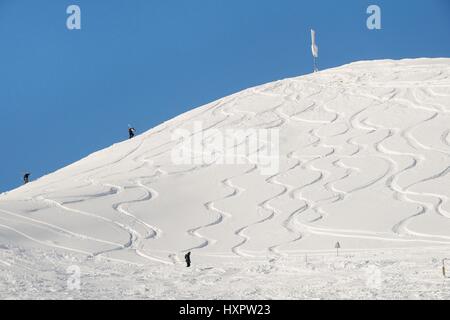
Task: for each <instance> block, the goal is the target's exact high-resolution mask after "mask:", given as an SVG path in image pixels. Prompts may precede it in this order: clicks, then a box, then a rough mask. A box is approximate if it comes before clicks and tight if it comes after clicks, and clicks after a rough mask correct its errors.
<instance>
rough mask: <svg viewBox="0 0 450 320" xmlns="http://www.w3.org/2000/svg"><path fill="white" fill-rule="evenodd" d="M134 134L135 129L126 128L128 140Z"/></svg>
mask: <svg viewBox="0 0 450 320" xmlns="http://www.w3.org/2000/svg"><path fill="white" fill-rule="evenodd" d="M135 133H136V129H135V128H131V127H130V128H128V135H129V136H130V139H131V138H133V137H134V135H135Z"/></svg>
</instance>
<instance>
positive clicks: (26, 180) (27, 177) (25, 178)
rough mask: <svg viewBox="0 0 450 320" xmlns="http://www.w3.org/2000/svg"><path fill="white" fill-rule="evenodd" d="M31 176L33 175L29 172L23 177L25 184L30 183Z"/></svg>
mask: <svg viewBox="0 0 450 320" xmlns="http://www.w3.org/2000/svg"><path fill="white" fill-rule="evenodd" d="M30 175H31V173H28V172H27V173H25V174H24V175H23V184H27V183H28V182H30Z"/></svg>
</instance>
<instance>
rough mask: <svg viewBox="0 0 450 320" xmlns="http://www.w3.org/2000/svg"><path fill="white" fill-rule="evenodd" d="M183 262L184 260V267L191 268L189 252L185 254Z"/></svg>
mask: <svg viewBox="0 0 450 320" xmlns="http://www.w3.org/2000/svg"><path fill="white" fill-rule="evenodd" d="M184 260H186V267H187V268H189V267H190V266H191V253H190V252H188V253H186V254H185V256H184Z"/></svg>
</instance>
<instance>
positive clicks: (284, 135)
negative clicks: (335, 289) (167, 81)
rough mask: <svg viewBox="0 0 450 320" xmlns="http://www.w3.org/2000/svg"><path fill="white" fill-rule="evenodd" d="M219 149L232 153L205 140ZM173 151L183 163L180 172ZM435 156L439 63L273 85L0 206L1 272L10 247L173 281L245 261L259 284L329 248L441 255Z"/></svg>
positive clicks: (439, 152)
mask: <svg viewBox="0 0 450 320" xmlns="http://www.w3.org/2000/svg"><path fill="white" fill-rule="evenodd" d="M242 133H243V134H242ZM252 134H260V135H259V136H258V137H257V139H259V142H261V141H262V142H263V143H261V144H260V145H256V147H255V148H253V149H252V146H249V147H248V148H245V150H246V151H248V152H247V153H248V154H246V155H242V154H239V155H240V157H238V158H239V159H238V158H232V159H231V160H230V159H228V160H229V161H226V160H224V158H221V157H219V156H217V155H218V154H224V153H226V154H227V155H228V152H229V150H235V149H236V148H238V147H239V146H240V145H245V146H247V144H246V143H249V140H251V139H253V138H254V137H255V136H252ZM265 134H266V136H264V135H265ZM230 135H231V136H232V139H231V140H233V142H234V143H235V144H234V145H233V144H231V145H230V144H224V143H223V141H221V140H220V139H217V137H218V136H220V137H222V138H223V137H226V138H229V137H230ZM261 136H264V138H261ZM252 137H253V138H252ZM219 140H220V141H219ZM225 140H226V139H225ZM249 144H250V145H251V141H250V143H249ZM261 145H262V147H261ZM263 149H264V150H266V151H270V152H265V153H263V157H262V158H258V159H259V160H258V161H255V158H254V157H252V155H255V154H259V155H261V152H262V151H261V150H263ZM269 149H270V150H269ZM186 150H187V151H186ZM211 150H213V151H212V152H210V151H211ZM242 150H244V149H242ZM183 152H185V153H184V154H186V152H192V154H191V155H192V157H188V159H187V160H190V161H191V163H189V161H185V163H183V164H180V158H179V154H180V153H183ZM205 154H206V156H205ZM449 155H450V59H415V60H401V61H392V60H383V61H370V62H357V63H352V64H349V65H345V66H342V67H339V68H334V69H330V70H325V71H322V72H319V73H315V74H310V75H306V76H302V77H298V78H292V79H286V80H281V81H276V82H273V83H269V84H265V85H262V86H258V87H255V88H250V89H247V90H244V91H242V92H239V93H237V94H234V95H231V96H229V97H225V98H223V99H220V100H218V101H215V102H213V103H210V104H208V105H206V106H203V107H200V108H197V109H194V110H192V111H190V112H188V113H185V114H183V115H180V116H178V117H176V118H174V119H172V120H170V121H168V122H165V123H163V124H161V125H160V126H158V127H156V128H154V129H152V130H149V131H148V132H146V133H144V134H142V135H139V136H136V137H135V138H133V139H131V140H128V141H124V142H122V143H118V144H115V145H113V146H111V147H110V148H107V149H105V150H102V151H99V152H96V153H94V154H92V155H90V156H88V157H87V158H85V159H82V160H81V161H79V162H76V163H74V164H72V165H70V166H68V167H66V168H63V169H61V170H59V171H57V172H55V173H52V174H50V175H48V176H45V177H42V178H41V179H39V180H37V181H34V182H32V183H29V184H28V185H25V186H23V187H21V188H18V189H16V190H13V191H10V192H8V193H5V194H3V195H1V196H0V243H1V244H3V246H2V248H3V249H0V268H3V269H5V270H7V271H8V270H9V271H8V272H9V273H8V272H7V273H6V274H8V275H9V277H14V276H15V275H17V272H19V271H17V268H15V267H14V262H15V261H18V260H15V259H17V257H18V255H17V252H16V251H15V250H19V249H18V248H20V254H21V255H23V256H24V257H26V260H27V261H28V260H30V259H31V261H33V257H35V264H37V265H39V261H44V260H46V259H47V258H48V259H49V260H51V261H53V262H52V263H53V264H59V268H61V266H63V265H64V266H65V265H69V264H70V261H71V259H72V260H73V259H75V260H76V261H77V264H83V261H89V263H95V261H96V263H98V264H100V265H101V266H102V267H103V268H107V267H106V266H107V265H108V264H111V265H116V264H117V265H121V263H123V262H126V263H133V264H136V265H138V266H139V267H137V268H141V269H139V270H142V268H150V269H146V270H152V269H151V268H162V269H157V270H166V271H167V270H171V269H173V268H180V267H182V262H183V255H184V253H185V252H187V251H192V255H193V261H194V266H195V264H196V263H197V264H198V263H200V264H213V265H214V264H219V265H220V264H221V263H222V264H224V265H227V264H228V265H229V266H230V265H231V266H232V265H233V263H234V264H235V266H242V265H243V263H244V262H243V261H251V262H248V263H249V264H250V265H252V264H256V267H255V268H256V269H257V270H259V269H258V261H266V260H267V261H270V263H269V262H267V263H269V264H270V265H272V264H275V265H276V263H277V261H284V264H283V265H286V261H287V260H286V259H288V260H289V259H294V260H293V261H297V262H298V259H301V261H303V257H306V256H307V255H320V254H323V256H324V257H325V256H328V255H330V253H333V252H335V244H336V242H339V243H340V246H341V251H343V252H347V254H350V255H355V252H359V253H361V254H364V255H367V253H368V252H377V254H379V253H380V252H385V251H386V250H388V251H389V250H391V251H389V252H391V253H392V250H398V249H399V248H400V249H401V248H405V249H404V250H409V251H408V252H411V250H413V251H412V252H418V251H420V250H424V248H428V247H434V248H436V247H441V248H437V249H435V250H437V251H436V252H438V251H439V252H442V251H443V250H444V251H445V248H448V247H450V202H449V198H450V175H449V174H448V173H449V172H450V157H449ZM261 159H262V160H261ZM184 160H186V159H184ZM265 160H268V161H269V162H270V170H265V169H267V168H266V167H265V166H264V164H267V161H265ZM224 162H226V164H225V163H224ZM2 250H3V251H2ZM14 252H15V253H14ZM36 252H39V254H37V253H36ZM45 252H49V254H45ZM50 252H51V254H50ZM396 252H397V251H396ZM399 252H403V251H402V250H400V251H399ZM425 252H429V251H427V250H425ZM13 253H14V254H13ZM55 255H56V256H57V257H59V258H55ZM449 255H450V253H449ZM42 256H45V257H47V258H45V259H44V258H42ZM395 256H397V257H400V256H401V254H398V255H397V254H395ZM437 256H438V257H439V259H440V258H442V256H440V255H437ZM2 257H3V259H2ZM5 257H6V258H5ZM421 257H422V258H423V256H421ZM86 258H87V259H88V260H86ZM24 259H25V258H24ZM68 261H69V262H68ZM321 261H322V263H323V261H324V260H321ZM433 261H434V260H433ZM436 261H437V260H436ZM436 261H434V263H436ZM297 262H296V263H297ZM42 263H43V264H44V262H42ZM86 263H88V262H86ZM267 263H266V262H264V264H262V265H263V266H266V267H267V266H268V264H267ZM178 264H180V265H179V266H178ZM354 264H355V265H358V266H359V264H357V263H356V262H354ZM259 266H260V265H259ZM55 268H56V267H55ZM120 268H121V267H117V270H120ZM237 268H238V269H239V267H237ZM354 268H357V266H354ZM19 269H20V268H19ZM94 269H95V268H94ZM232 269H233V267H230V268H228V269H226V268H225V269H224V270H223V272H224V273H227V272H231V271H230V270H232ZM154 270H156V269H154ZM199 270H200V271H201V270H203V269H197V272H200V271H199ZM204 270H209V269H207V268H206V267H205V269H204ZM252 270H254V269H252ZM270 270H271V269H270V268H268V269H267V270H266V269H265V267H263V270H262V271H263V273H264V274H266V273H270ZM216 271H217V270H216ZM266 271H267V272H266ZM167 272H170V271H167ZM183 272H184V271H183ZM205 272H206V271H205ZM162 273H164V272H162ZM219 273H220V272H219ZM245 274H246V275H248V273H245ZM191 276H192V277H194V275H192V274H191ZM196 276H197V277H198V276H199V275H196ZM217 277H219V278H220V279H222V278H223V277H221V276H219V275H217ZM50 278H51V277H50ZM241 278H243V279H245V277H244V276H242V275H241ZM319 278H320V276H318V279H319ZM147 279H148V280H149V281H152V277H151V276H149V277H148V278H147ZM153 280H155V279H153ZM130 281H134V280H131V279H130ZM167 281H169V280H167ZM164 283H165V282H164ZM228 285H229V286H230V287H231V286H232V285H231V284H228ZM5 290H6V289H5ZM55 290H56V289H55ZM230 290H231V288H230ZM175 291H176V290H175ZM92 292H95V290H93V291H92ZM92 292H91V293H92ZM171 294H172V297H173V295H174V294H175V296H176V293H174V292H173V291H172V292H171ZM314 294H316V295H315V297H317V296H319V297H320V294H319V295H318V294H317V292H316V293H314V292H313V293H312V295H314ZM0 295H1V293H0ZM92 296H95V293H92V295H91V297H92ZM243 296H244V297H245V296H246V295H243ZM255 296H256V297H259V298H261V295H258V294H256V295H255ZM293 296H295V295H293ZM300 296H302V295H299V297H300ZM157 297H164V294H160V295H158V296H157ZM182 297H189V295H187V296H186V295H184V296H182ZM205 297H206V298H207V297H208V296H205ZM232 297H233V296H232ZM234 297H239V294H235V295H234ZM247 297H252V296H251V295H250V296H248V295H247ZM263 297H264V298H269V297H268V296H263ZM276 297H280V296H276ZM281 297H283V296H281ZM302 297H306V296H302Z"/></svg>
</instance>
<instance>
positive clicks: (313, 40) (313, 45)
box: [311, 29, 319, 58]
mask: <svg viewBox="0 0 450 320" xmlns="http://www.w3.org/2000/svg"><path fill="white" fill-rule="evenodd" d="M311 52H312V55H313V57H314V58H318V57H319V48H318V47H317V45H316V32H315V31H314V30H313V29H311Z"/></svg>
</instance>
